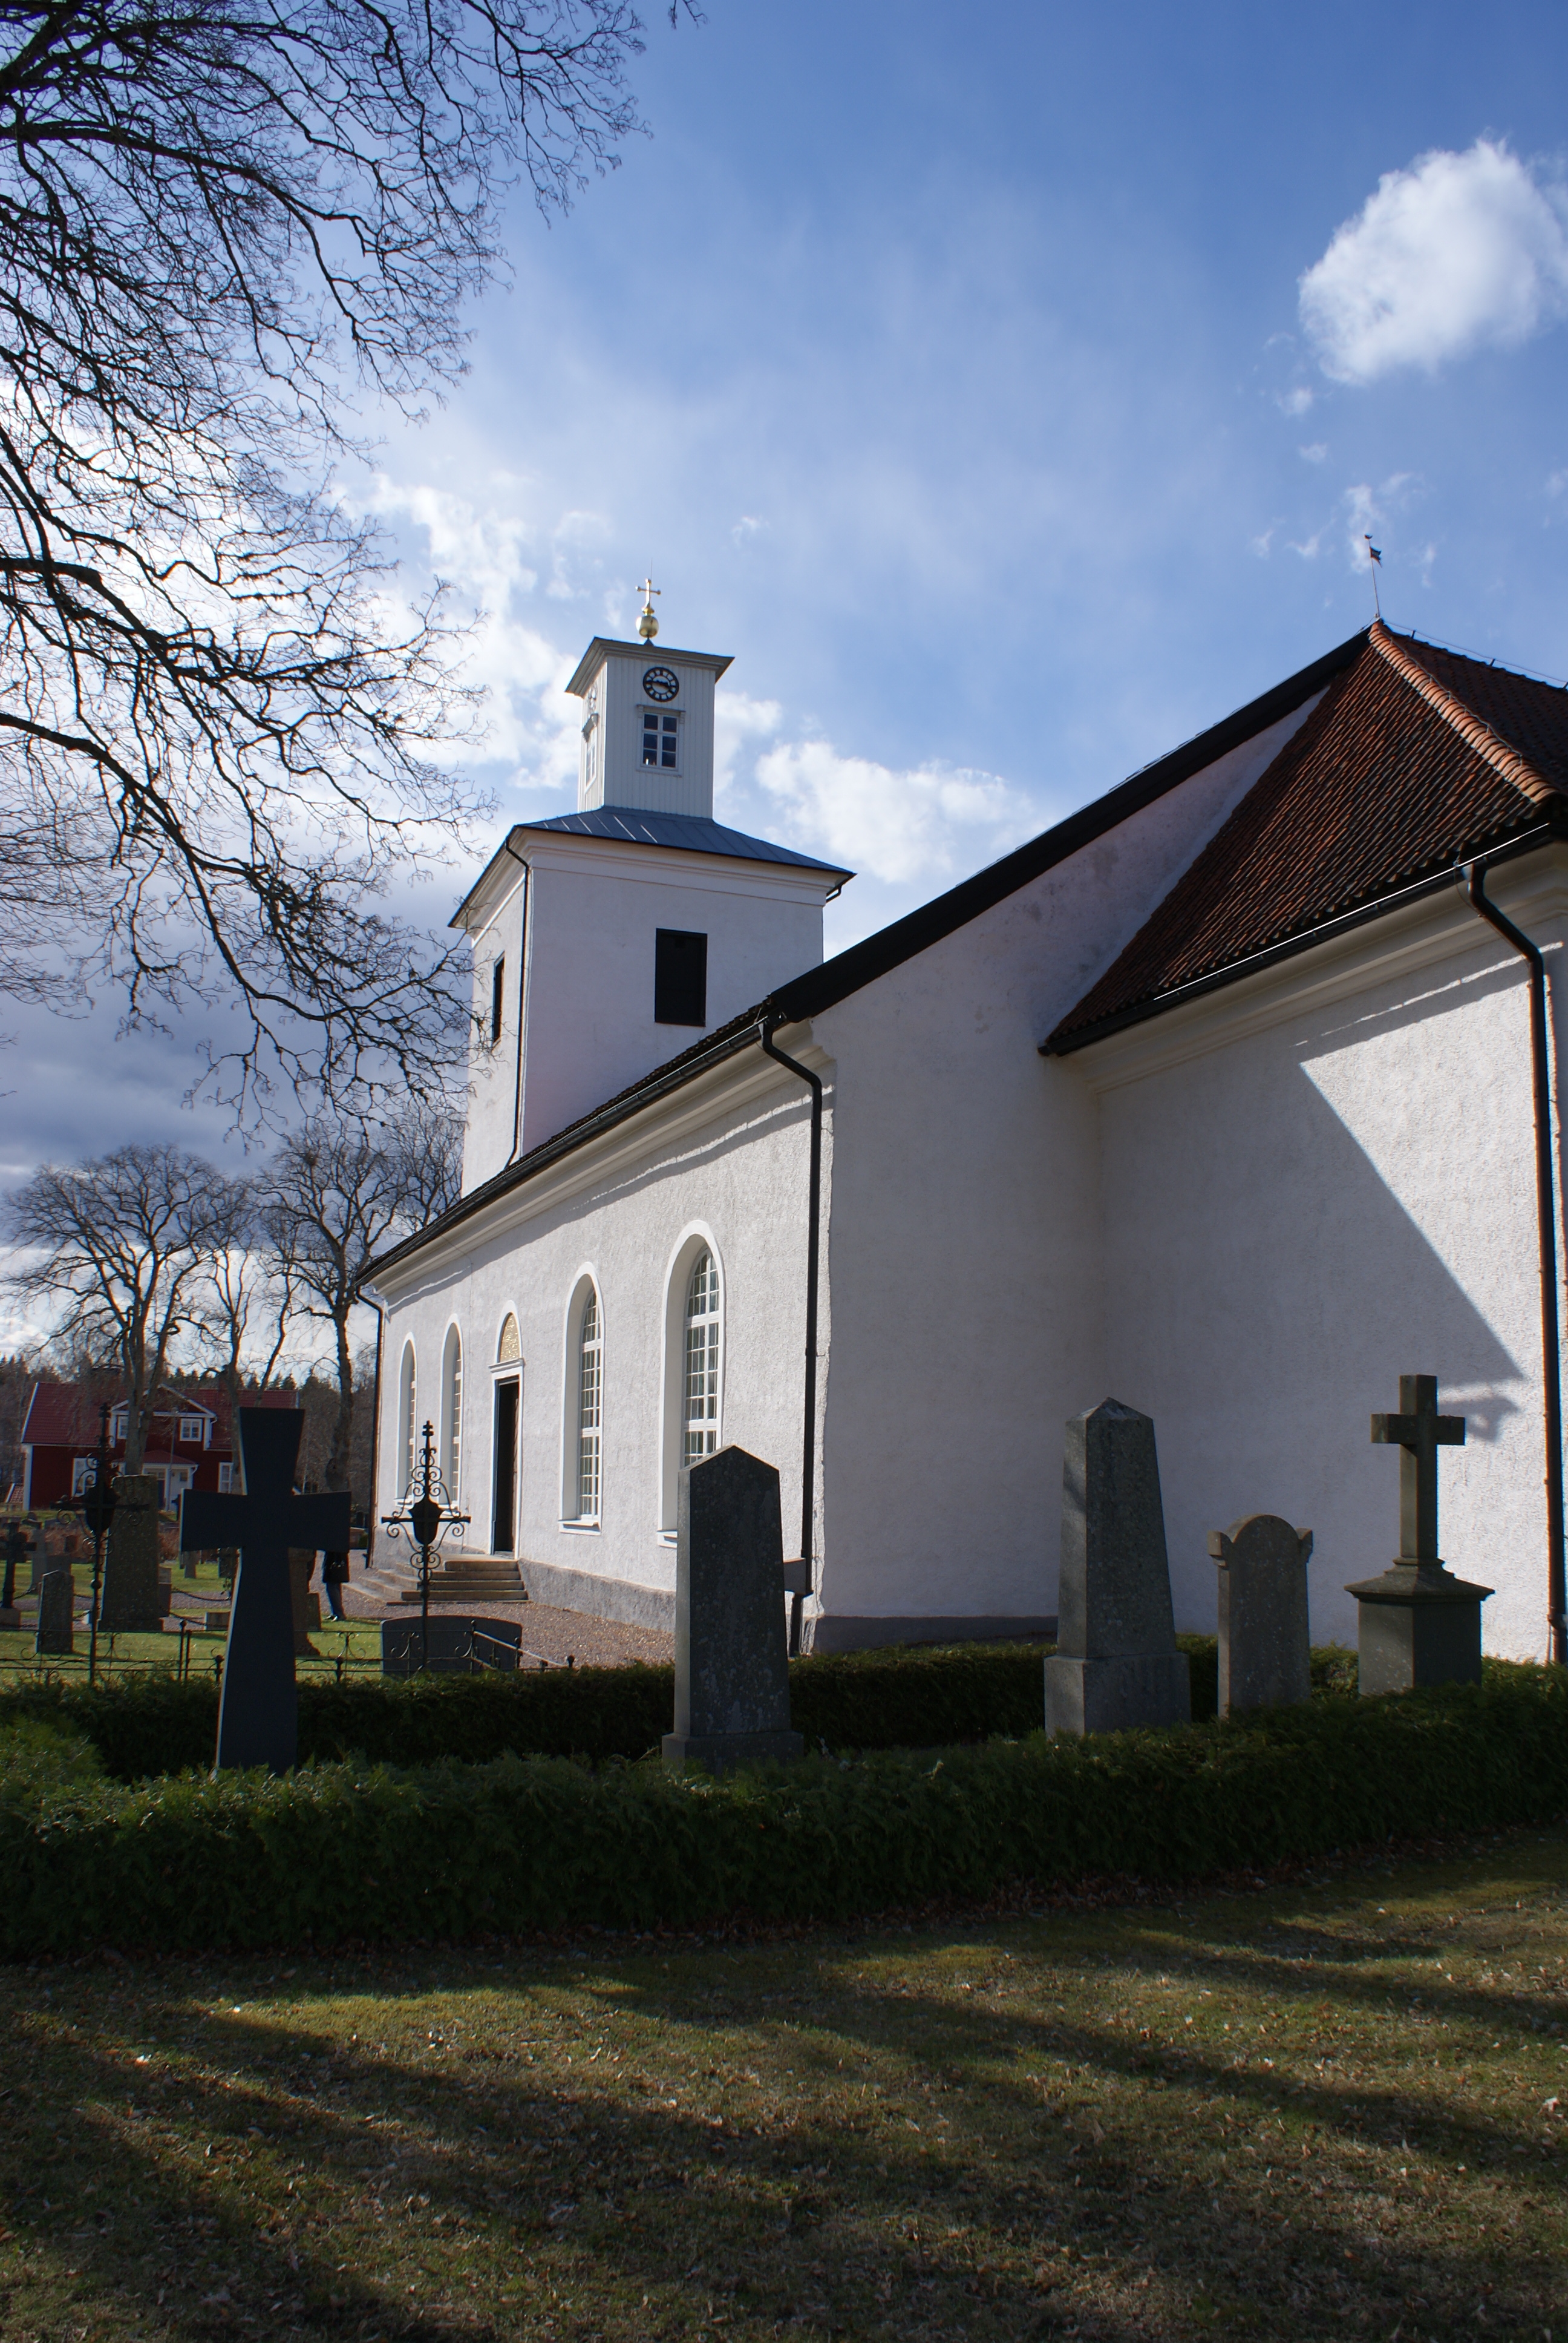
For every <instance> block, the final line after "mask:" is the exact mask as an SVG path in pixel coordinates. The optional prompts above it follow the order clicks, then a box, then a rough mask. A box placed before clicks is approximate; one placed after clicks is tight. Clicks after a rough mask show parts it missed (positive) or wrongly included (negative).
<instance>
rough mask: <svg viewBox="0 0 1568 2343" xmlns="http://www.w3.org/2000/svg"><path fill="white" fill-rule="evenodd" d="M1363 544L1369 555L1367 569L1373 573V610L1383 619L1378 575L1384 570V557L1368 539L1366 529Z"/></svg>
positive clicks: (1363, 531) (1363, 530)
mask: <svg viewBox="0 0 1568 2343" xmlns="http://www.w3.org/2000/svg"><path fill="white" fill-rule="evenodd" d="M1362 544H1363V545H1364V546H1365V547H1366V549H1367V554H1368V556H1369V558H1368V561H1367V568H1369V569H1370V570H1371V571H1372V608H1373V609H1374V610H1375V611H1376V613H1377V615H1378V617H1379V618H1382V600H1381V598H1380V597H1379V594H1378V590H1377V574H1378V571H1379V570H1380V569H1381V568H1382V553H1381V552H1380V550H1379V549H1378V548H1377V547H1376V546H1375V545H1374V544H1373V543H1372V539H1371V538H1370V537H1368V535H1367V533H1366V531H1365V529H1364V528H1363V529H1362Z"/></svg>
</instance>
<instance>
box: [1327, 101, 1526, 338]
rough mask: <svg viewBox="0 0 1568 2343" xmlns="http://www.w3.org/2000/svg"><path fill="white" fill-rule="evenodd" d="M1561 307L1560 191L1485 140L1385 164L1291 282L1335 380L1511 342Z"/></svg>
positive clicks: (1500, 145) (1500, 148) (1507, 153)
mask: <svg viewBox="0 0 1568 2343" xmlns="http://www.w3.org/2000/svg"><path fill="white" fill-rule="evenodd" d="M1565 310H1568V236H1565V235H1564V231H1563V197H1562V194H1561V192H1560V190H1559V189H1557V188H1556V187H1543V186H1541V185H1540V183H1539V182H1538V181H1537V179H1536V178H1535V177H1534V176H1533V174H1532V173H1531V171H1530V170H1529V168H1528V167H1527V166H1525V165H1524V164H1523V163H1522V162H1521V161H1520V159H1519V157H1518V156H1516V155H1513V154H1511V153H1510V152H1509V150H1508V148H1507V147H1506V146H1503V145H1502V144H1501V143H1499V142H1496V141H1494V140H1493V139H1490V138H1479V139H1477V141H1476V143H1475V145H1474V146H1472V147H1469V148H1467V149H1466V151H1465V152H1464V153H1463V154H1462V155H1454V154H1451V153H1449V152H1447V151H1446V150H1445V149H1442V148H1438V149H1434V150H1433V151H1432V153H1431V154H1428V155H1422V156H1418V157H1417V159H1416V160H1415V162H1413V163H1412V165H1411V166H1410V168H1409V169H1408V170H1405V171H1388V172H1385V173H1384V175H1383V176H1382V178H1381V179H1380V180H1379V182H1378V186H1377V192H1376V194H1375V195H1372V196H1368V198H1367V200H1366V202H1365V204H1364V205H1363V206H1362V209H1361V211H1360V213H1359V214H1358V215H1357V216H1356V217H1355V218H1354V219H1352V220H1347V221H1346V222H1345V223H1344V225H1343V226H1342V227H1341V228H1340V229H1338V230H1337V232H1336V233H1335V236H1334V237H1333V241H1332V243H1331V244H1330V246H1329V248H1328V250H1327V251H1326V252H1325V253H1324V255H1323V256H1322V259H1321V260H1320V261H1318V262H1317V263H1316V265H1315V266H1313V267H1312V268H1309V269H1308V270H1307V272H1306V274H1305V276H1304V277H1302V280H1301V311H1302V324H1303V325H1304V326H1305V327H1306V328H1307V331H1308V333H1309V334H1310V335H1311V336H1312V340H1313V341H1314V342H1315V344H1316V346H1317V350H1318V357H1319V362H1320V364H1321V365H1322V368H1323V371H1324V373H1325V374H1328V375H1330V376H1332V377H1333V379H1334V380H1335V381H1336V382H1346V383H1369V382H1375V381H1376V380H1377V378H1378V377H1379V376H1380V375H1384V374H1387V373H1389V372H1391V371H1392V369H1393V368H1394V367H1403V366H1417V367H1425V368H1426V369H1427V370H1428V372H1432V371H1434V370H1435V369H1436V368H1437V367H1440V366H1442V364H1444V362H1445V361H1446V360H1448V359H1451V358H1456V357H1462V356H1463V355H1464V354H1465V352H1466V351H1468V350H1472V349H1474V348H1476V347H1479V346H1480V345H1482V344H1483V343H1491V344H1495V345H1496V346H1497V347H1501V348H1503V349H1511V348H1514V347H1517V346H1518V345H1519V344H1520V343H1521V342H1523V341H1526V340H1528V339H1529V337H1530V336H1531V335H1532V334H1534V333H1537V332H1539V331H1540V330H1541V328H1542V327H1543V326H1547V325H1550V324H1551V323H1552V322H1553V320H1554V319H1555V318H1557V317H1561V316H1563V314H1564V311H1565Z"/></svg>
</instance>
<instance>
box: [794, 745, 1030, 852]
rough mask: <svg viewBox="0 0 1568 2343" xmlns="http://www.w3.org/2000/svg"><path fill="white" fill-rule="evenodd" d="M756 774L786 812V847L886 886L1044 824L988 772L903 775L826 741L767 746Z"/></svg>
mask: <svg viewBox="0 0 1568 2343" xmlns="http://www.w3.org/2000/svg"><path fill="white" fill-rule="evenodd" d="M757 778H758V780H759V782H760V783H761V785H762V787H763V788H764V789H766V790H768V792H769V795H770V796H772V797H773V798H774V799H777V800H778V802H779V805H780V806H781V807H782V808H785V809H787V810H788V814H789V823H790V827H789V837H790V839H791V840H792V841H798V842H799V844H800V845H802V846H806V847H809V848H812V849H813V850H816V851H818V852H819V853H822V854H825V855H827V856H829V857H830V858H831V860H834V861H835V862H842V863H845V864H847V865H848V866H849V869H851V870H857V871H861V872H864V874H865V875H866V876H867V877H868V878H871V879H879V880H885V881H887V882H888V883H890V884H892V885H900V884H908V883H909V882H910V881H912V880H931V879H941V878H946V877H949V876H950V875H951V874H952V873H954V872H955V871H958V870H967V869H973V868H975V867H976V866H977V865H978V864H980V863H981V862H986V861H990V860H993V859H994V858H995V857H996V856H997V855H999V854H1004V853H1005V852H1006V851H1007V850H1008V848H1009V847H1010V846H1016V845H1018V844H1019V843H1020V840H1023V839H1025V838H1029V837H1030V836H1032V835H1033V833H1034V831H1035V830H1038V829H1039V827H1040V822H1039V819H1038V815H1037V813H1036V810H1035V809H1034V808H1033V807H1032V806H1031V805H1030V801H1029V799H1027V798H1026V797H1025V796H1024V794H1023V793H1022V791H1021V790H1019V789H1013V788H1012V787H1011V786H1010V784H1009V783H1008V782H1006V781H1003V780H1000V779H998V778H997V776H996V775H995V774H994V773H980V772H971V771H968V770H966V769H962V768H960V767H954V766H948V765H918V766H915V767H913V768H912V769H910V770H907V771H904V772H895V771H894V770H893V769H891V767H890V766H887V765H879V764H875V763H873V761H872V760H871V759H869V757H840V756H839V753H838V751H837V750H836V749H833V748H832V747H831V746H830V745H829V742H827V741H826V740H801V741H794V742H790V743H788V744H785V745H781V746H780V747H779V748H777V749H769V750H768V752H767V753H766V755H764V756H762V757H760V758H759V759H758V762H757Z"/></svg>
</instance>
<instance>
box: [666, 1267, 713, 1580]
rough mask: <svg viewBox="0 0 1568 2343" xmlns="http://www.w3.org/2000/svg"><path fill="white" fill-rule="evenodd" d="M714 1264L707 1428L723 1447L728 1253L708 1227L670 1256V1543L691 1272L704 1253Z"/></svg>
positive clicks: (682, 1449) (682, 1452) (682, 1431)
mask: <svg viewBox="0 0 1568 2343" xmlns="http://www.w3.org/2000/svg"><path fill="white" fill-rule="evenodd" d="M705 1252H706V1253H707V1254H709V1257H710V1258H711V1260H712V1262H713V1269H714V1275H715V1277H716V1279H717V1282H718V1289H719V1295H718V1304H719V1306H718V1310H717V1312H716V1313H715V1323H716V1332H717V1342H716V1344H715V1346H714V1348H715V1358H714V1363H713V1368H712V1374H713V1384H714V1388H713V1392H712V1394H711V1396H712V1399H713V1401H714V1410H713V1413H712V1415H711V1416H710V1417H705V1418H704V1422H703V1429H704V1431H705V1432H710V1433H711V1435H712V1447H711V1448H710V1449H709V1452H708V1453H712V1449H716V1448H722V1447H723V1445H724V1381H725V1373H726V1365H727V1361H728V1357H729V1325H728V1312H727V1298H728V1292H729V1287H728V1282H727V1280H726V1275H725V1268H724V1255H723V1252H722V1251H721V1249H720V1247H719V1242H718V1240H717V1239H716V1237H715V1236H714V1233H713V1231H712V1230H711V1229H710V1228H709V1227H707V1226H706V1225H703V1224H693V1225H692V1226H690V1227H689V1228H687V1229H685V1230H684V1231H683V1232H682V1233H681V1235H680V1238H679V1240H678V1243H677V1245H676V1248H675V1251H674V1252H673V1253H672V1255H671V1256H670V1262H669V1268H668V1272H667V1274H666V1279H665V1292H664V1390H663V1394H662V1404H661V1410H660V1413H661V1419H662V1422H663V1426H664V1436H663V1443H662V1446H663V1457H662V1469H661V1471H660V1474H659V1500H658V1532H659V1535H660V1536H661V1537H662V1538H663V1539H665V1540H666V1541H667V1542H668V1541H669V1540H671V1539H673V1537H674V1535H675V1513H676V1503H677V1500H678V1496H679V1493H680V1472H681V1467H682V1465H683V1464H684V1463H685V1462H686V1444H687V1443H686V1434H687V1431H688V1425H689V1418H688V1414H687V1392H686V1373H687V1343H686V1336H687V1317H686V1303H687V1296H688V1293H689V1289H690V1284H691V1274H692V1271H693V1270H694V1269H695V1267H696V1265H697V1262H698V1261H699V1259H700V1257H701V1256H702V1254H703V1253H705Z"/></svg>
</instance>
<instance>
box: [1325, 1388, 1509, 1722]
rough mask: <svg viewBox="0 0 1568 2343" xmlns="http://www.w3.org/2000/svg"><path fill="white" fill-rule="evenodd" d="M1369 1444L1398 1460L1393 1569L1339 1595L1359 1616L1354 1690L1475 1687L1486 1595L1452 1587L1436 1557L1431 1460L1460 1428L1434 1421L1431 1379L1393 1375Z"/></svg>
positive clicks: (1464, 1585)
mask: <svg viewBox="0 0 1568 2343" xmlns="http://www.w3.org/2000/svg"><path fill="white" fill-rule="evenodd" d="M1372 1443H1373V1445H1374V1446H1382V1445H1385V1444H1386V1445H1388V1446H1390V1447H1397V1448H1398V1450H1399V1452H1400V1458H1399V1560H1398V1561H1397V1562H1396V1563H1393V1564H1391V1565H1390V1567H1389V1568H1388V1569H1387V1570H1385V1571H1384V1572H1383V1573H1382V1576H1381V1577H1378V1578H1362V1579H1358V1580H1357V1581H1356V1583H1355V1584H1354V1585H1352V1586H1349V1587H1347V1588H1346V1589H1345V1592H1346V1593H1347V1594H1353V1595H1354V1596H1355V1598H1356V1603H1357V1605H1358V1610H1359V1616H1360V1622H1361V1631H1360V1635H1359V1638H1358V1641H1359V1644H1360V1658H1361V1665H1360V1668H1359V1671H1358V1674H1359V1680H1360V1685H1361V1689H1362V1692H1363V1693H1367V1694H1372V1693H1380V1692H1409V1691H1410V1690H1411V1689H1412V1686H1414V1685H1416V1684H1479V1683H1480V1681H1481V1606H1482V1604H1483V1603H1484V1602H1485V1601H1486V1598H1487V1596H1488V1595H1489V1594H1491V1593H1492V1589H1491V1587H1490V1586H1477V1585H1474V1584H1473V1583H1472V1582H1471V1581H1469V1580H1467V1579H1463V1578H1455V1576H1454V1575H1453V1573H1452V1571H1451V1570H1450V1569H1449V1567H1448V1565H1447V1564H1446V1563H1444V1562H1443V1561H1442V1559H1441V1558H1440V1556H1439V1554H1438V1551H1437V1452H1438V1450H1439V1449H1440V1448H1462V1447H1463V1445H1464V1418H1463V1416H1462V1415H1439V1413H1438V1412H1437V1377H1436V1376H1435V1375H1401V1377H1400V1379H1399V1413H1398V1414H1397V1415H1374V1416H1373V1417H1372Z"/></svg>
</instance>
